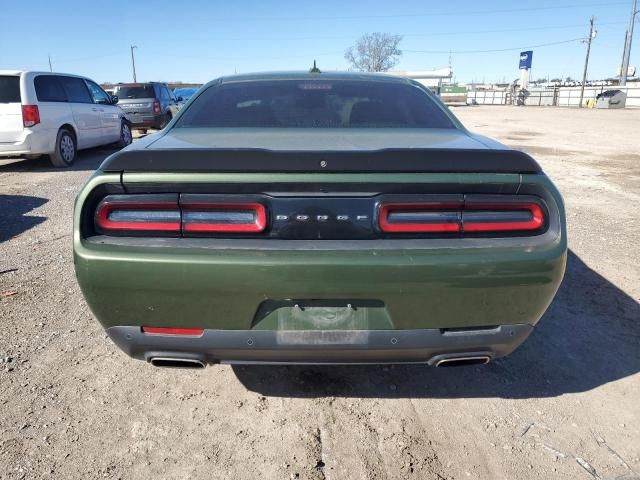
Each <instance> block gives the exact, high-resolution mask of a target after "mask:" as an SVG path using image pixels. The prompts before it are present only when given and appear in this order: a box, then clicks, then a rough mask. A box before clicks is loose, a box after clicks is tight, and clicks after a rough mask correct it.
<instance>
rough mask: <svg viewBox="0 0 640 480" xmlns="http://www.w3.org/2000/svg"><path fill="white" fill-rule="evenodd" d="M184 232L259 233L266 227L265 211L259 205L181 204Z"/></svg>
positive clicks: (262, 206)
mask: <svg viewBox="0 0 640 480" xmlns="http://www.w3.org/2000/svg"><path fill="white" fill-rule="evenodd" d="M180 206H181V207H182V212H183V213H182V228H183V230H184V231H185V232H189V233H196V232H217V233H259V232H262V231H263V230H264V229H265V228H266V226H267V211H266V209H265V208H264V205H262V204H260V203H208V202H193V203H182V204H181V205H180Z"/></svg>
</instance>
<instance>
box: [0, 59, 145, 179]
mask: <svg viewBox="0 0 640 480" xmlns="http://www.w3.org/2000/svg"><path fill="white" fill-rule="evenodd" d="M117 102H118V98H117V97H113V96H111V95H109V94H107V93H106V92H105V91H104V90H103V89H102V88H101V87H100V86H99V85H98V84H97V83H95V82H94V81H92V80H89V79H88V78H84V77H80V76H77V75H68V74H62V73H50V72H19V71H8V70H0V158H1V157H27V158H33V157H39V156H41V155H48V156H49V158H50V159H51V163H53V165H54V166H56V167H67V166H69V165H71V164H72V163H73V162H74V161H75V159H76V156H77V151H78V150H81V149H83V148H90V147H96V146H98V145H106V144H112V143H113V144H118V146H120V147H125V146H127V145H129V144H130V143H131V138H132V137H131V128H130V125H129V122H128V120H127V119H126V117H125V113H124V112H123V111H122V109H121V108H120V107H118V106H117V105H116V103H117Z"/></svg>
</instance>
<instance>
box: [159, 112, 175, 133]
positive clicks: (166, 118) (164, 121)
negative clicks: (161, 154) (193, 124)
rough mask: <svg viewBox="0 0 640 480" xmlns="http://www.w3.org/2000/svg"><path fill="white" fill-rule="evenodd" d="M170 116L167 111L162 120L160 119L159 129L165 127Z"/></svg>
mask: <svg viewBox="0 0 640 480" xmlns="http://www.w3.org/2000/svg"><path fill="white" fill-rule="evenodd" d="M172 118H173V117H172V116H171V112H167V114H166V115H165V116H164V120H163V121H162V125H160V130H162V129H163V128H164V127H166V126H167V125H168V124H169V122H170V121H171V119H172Z"/></svg>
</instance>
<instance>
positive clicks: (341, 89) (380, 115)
mask: <svg viewBox="0 0 640 480" xmlns="http://www.w3.org/2000/svg"><path fill="white" fill-rule="evenodd" d="M176 127H216V128H217V127H280V128H294V127H301V128H349V127H354V128H454V125H453V123H452V122H451V120H450V119H449V117H448V116H447V115H446V114H445V113H444V112H443V111H442V110H441V109H440V107H439V106H438V105H437V104H436V102H435V101H434V100H433V99H432V98H431V97H430V96H429V95H428V94H427V93H425V92H424V91H423V90H421V89H419V88H418V87H415V86H413V85H408V84H391V83H386V82H385V83H383V82H372V81H351V80H337V81H324V80H315V79H314V80H304V81H300V80H295V81H294V80H281V81H258V82H247V83H229V84H223V85H219V86H212V87H209V88H208V89H207V90H206V91H205V92H204V93H202V94H201V95H200V96H198V98H196V99H195V101H194V102H193V103H192V104H191V105H190V106H189V107H187V109H186V110H185V112H184V114H183V115H182V116H181V117H180V119H179V120H178V122H177V123H176Z"/></svg>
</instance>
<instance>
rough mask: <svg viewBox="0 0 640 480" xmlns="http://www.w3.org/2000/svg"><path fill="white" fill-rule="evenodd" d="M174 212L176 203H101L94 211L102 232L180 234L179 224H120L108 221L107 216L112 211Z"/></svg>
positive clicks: (176, 208) (176, 206) (176, 207)
mask: <svg viewBox="0 0 640 480" xmlns="http://www.w3.org/2000/svg"><path fill="white" fill-rule="evenodd" d="M163 209H166V210H175V211H178V212H179V210H178V203H177V202H114V203H102V204H101V205H100V206H98V210H97V211H96V222H97V224H98V226H99V227H100V228H101V229H103V230H110V231H135V230H140V231H154V232H180V222H179V221H177V222H120V221H113V220H110V219H109V214H110V213H111V212H113V211H114V210H140V211H144V210H163Z"/></svg>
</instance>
